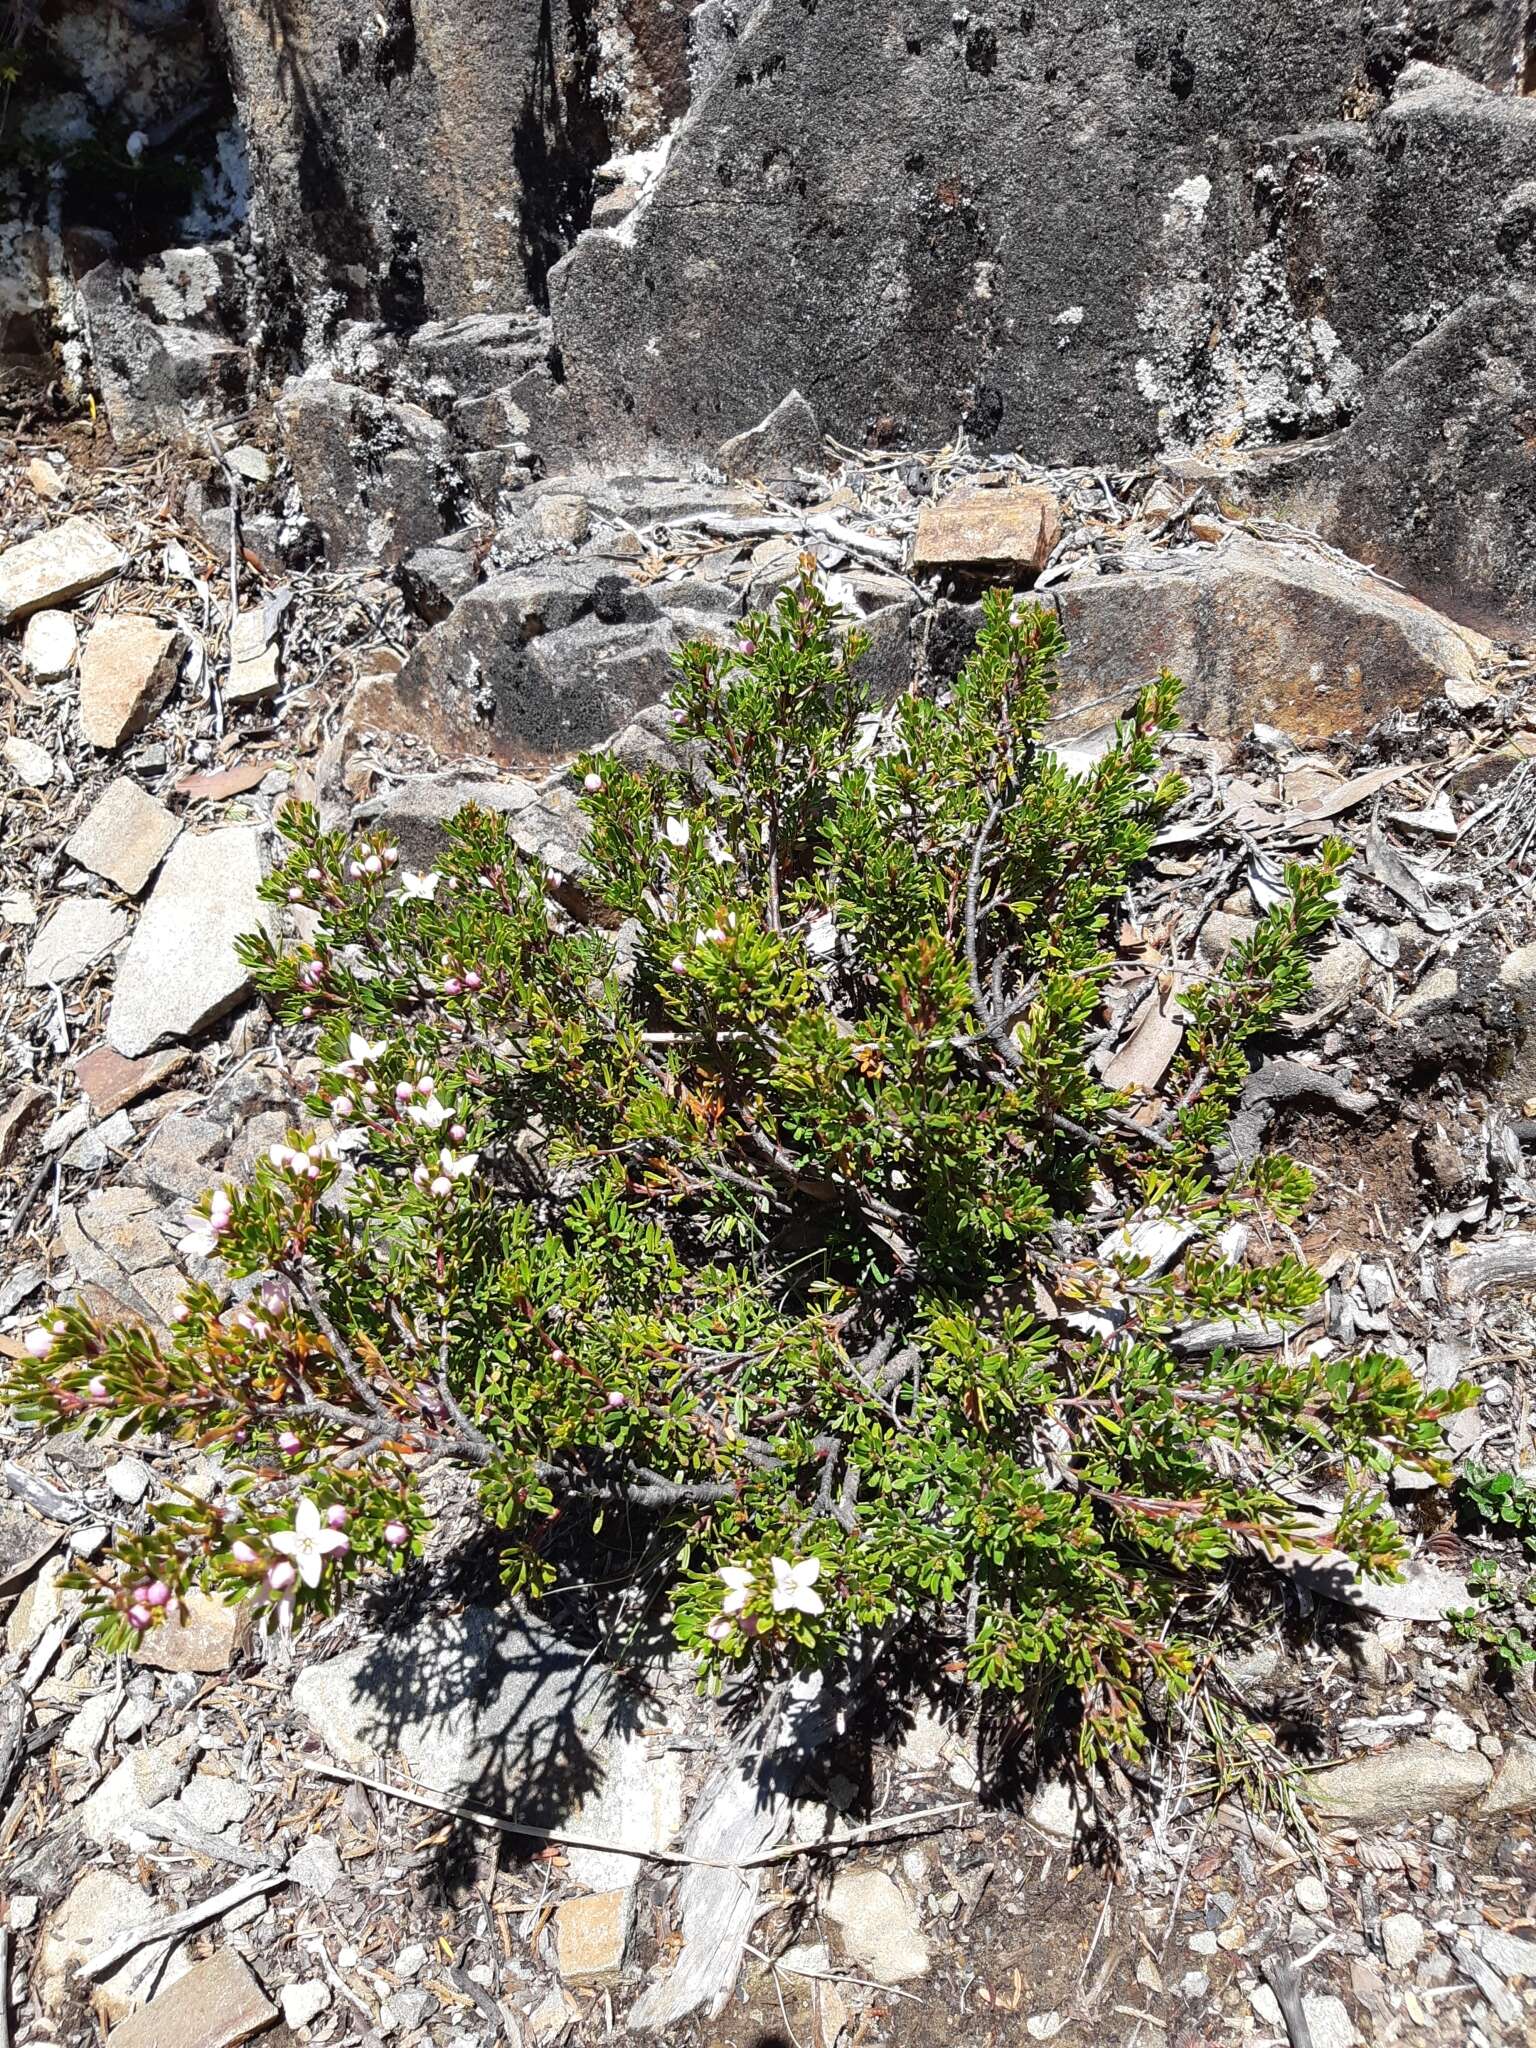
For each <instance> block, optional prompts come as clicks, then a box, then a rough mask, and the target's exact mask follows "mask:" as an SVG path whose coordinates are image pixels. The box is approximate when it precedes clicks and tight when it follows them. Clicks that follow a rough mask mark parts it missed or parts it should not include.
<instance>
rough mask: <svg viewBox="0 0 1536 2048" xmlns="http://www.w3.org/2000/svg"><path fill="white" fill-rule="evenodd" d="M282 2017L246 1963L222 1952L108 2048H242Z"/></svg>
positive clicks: (124, 2028) (115, 2032)
mask: <svg viewBox="0 0 1536 2048" xmlns="http://www.w3.org/2000/svg"><path fill="white" fill-rule="evenodd" d="M276 2018H277V2007H276V2006H275V2005H273V2004H272V2003H271V2002H270V2001H269V2000H268V1998H267V1996H266V1994H265V1993H264V1992H263V1990H262V1988H261V1986H260V1985H259V1984H258V1983H257V1982H256V1979H255V1978H254V1977H253V1976H252V1975H251V1973H250V1971H249V1970H248V1969H247V1968H246V1966H245V1964H244V1963H243V1962H242V1961H241V1960H240V1958H239V1957H238V1956H237V1955H235V1954H234V1953H233V1952H232V1951H231V1950H229V1949H221V1950H220V1951H219V1953H218V1954H217V1955H216V1956H212V1957H210V1958H209V1960H208V1961H207V1962H206V1963H194V1964H193V1966H192V1968H191V1969H190V1970H188V1971H187V1973H186V1975H185V1976H184V1977H180V1978H178V1979H177V1981H176V1982H175V1983H174V1984H173V1985H172V1986H171V1988H170V1990H169V1991H162V1992H161V1993H160V1996H159V1997H158V1998H152V1999H151V2000H150V2002H149V2004H148V2005H146V2006H145V2007H143V2009H142V2010H141V2011H139V2012H136V2013H133V2014H131V2015H130V2016H129V2018H127V2019H126V2020H122V2021H120V2022H119V2023H118V2025H117V2026H115V2027H114V2028H113V2029H112V2032H111V2033H110V2035H109V2036H108V2037H107V2048H238V2044H239V2043H240V2042H242V2041H249V2040H250V2039H251V2038H252V2036H253V2035H256V2034H259V2033H261V2032H262V2030H263V2029H264V2028H266V2027H269V2026H271V2024H272V2023H273V2021H274V2020H275V2019H276Z"/></svg>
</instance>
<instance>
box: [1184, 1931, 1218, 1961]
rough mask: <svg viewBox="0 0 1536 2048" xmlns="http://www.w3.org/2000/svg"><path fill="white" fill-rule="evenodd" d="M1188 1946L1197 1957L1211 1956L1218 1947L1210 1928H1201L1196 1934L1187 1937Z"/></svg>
mask: <svg viewBox="0 0 1536 2048" xmlns="http://www.w3.org/2000/svg"><path fill="white" fill-rule="evenodd" d="M1189 1946H1190V1948H1191V1950H1192V1951H1193V1953H1194V1954H1195V1955H1197V1956H1213V1955H1215V1953H1216V1951H1217V1948H1218V1947H1219V1943H1218V1942H1217V1940H1216V1936H1215V1933H1214V1931H1213V1930H1212V1929H1211V1928H1209V1927H1202V1928H1201V1930H1200V1932H1199V1933H1198V1934H1192V1935H1191V1936H1190V1937H1189Z"/></svg>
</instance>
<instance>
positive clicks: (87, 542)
mask: <svg viewBox="0 0 1536 2048" xmlns="http://www.w3.org/2000/svg"><path fill="white" fill-rule="evenodd" d="M127 565H128V557H127V556H126V555H125V554H124V553H123V551H122V549H121V548H120V547H119V546H118V545H117V543H116V542H115V541H114V540H112V539H110V538H109V537H108V535H107V534H106V533H105V532H104V531H103V530H102V528H101V527H100V526H98V525H97V523H96V521H95V520H94V519H78V518H77V519H66V520H65V521H64V522H63V523H62V525H59V526H55V527H51V528H50V529H49V531H48V532H47V533H39V534H36V535H34V536H33V538H32V539H31V540H24V541H21V542H19V543H18V544H17V545H16V546H15V547H13V548H7V549H6V550H5V552H4V554H0V626H6V625H9V624H10V622H11V620H12V619H23V618H25V617H26V616H27V614H28V613H29V612H35V611H41V610H42V609H43V607H44V606H45V605H58V604H68V603H69V601H70V599H71V598H74V597H79V596H81V595H82V593H83V592H85V591H87V590H94V589H95V588H96V585H97V584H98V583H105V582H106V580H107V578H108V577H109V576H115V575H117V573H118V571H119V570H120V569H124V568H126V567H127Z"/></svg>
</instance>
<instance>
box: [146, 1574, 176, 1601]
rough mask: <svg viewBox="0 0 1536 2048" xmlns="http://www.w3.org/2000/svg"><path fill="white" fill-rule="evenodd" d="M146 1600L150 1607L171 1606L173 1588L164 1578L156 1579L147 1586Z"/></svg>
mask: <svg viewBox="0 0 1536 2048" xmlns="http://www.w3.org/2000/svg"><path fill="white" fill-rule="evenodd" d="M144 1600H145V1604H146V1606H149V1607H169V1606H170V1604H171V1589H170V1587H169V1586H168V1585H167V1584H166V1583H165V1581H164V1579H155V1580H154V1581H153V1582H152V1583H151V1584H150V1585H148V1586H146V1587H145V1589H144Z"/></svg>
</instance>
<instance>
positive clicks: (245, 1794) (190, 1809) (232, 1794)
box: [176, 1771, 256, 1835]
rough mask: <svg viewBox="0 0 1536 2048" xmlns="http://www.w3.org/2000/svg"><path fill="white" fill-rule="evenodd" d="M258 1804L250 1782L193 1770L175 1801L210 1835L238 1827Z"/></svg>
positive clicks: (188, 1816) (223, 1832)
mask: <svg viewBox="0 0 1536 2048" xmlns="http://www.w3.org/2000/svg"><path fill="white" fill-rule="evenodd" d="M255 1803H256V1795H255V1793H254V1792H253V1791H252V1790H251V1788H250V1786H249V1785H242V1784H240V1783H239V1781H238V1780H237V1779H234V1778H220V1777H216V1776H215V1775H214V1773H213V1772H212V1771H194V1772H193V1773H192V1776H191V1777H190V1778H189V1779H188V1780H187V1784H186V1788H185V1790H184V1791H183V1792H182V1795H181V1797H180V1798H179V1799H178V1800H177V1802H176V1804H177V1805H178V1806H179V1807H180V1808H181V1810H182V1812H183V1813H184V1814H185V1815H186V1816H187V1818H188V1820H190V1821H191V1823H192V1825H193V1826H194V1827H197V1828H201V1829H202V1830H203V1832H204V1834H208V1835H222V1834H225V1833H227V1832H228V1831H229V1830H231V1829H238V1828H239V1826H240V1823H241V1822H242V1821H243V1820H244V1819H245V1817H246V1816H247V1814H248V1813H249V1812H250V1810H251V1808H252V1807H253V1806H254V1805H255Z"/></svg>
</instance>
